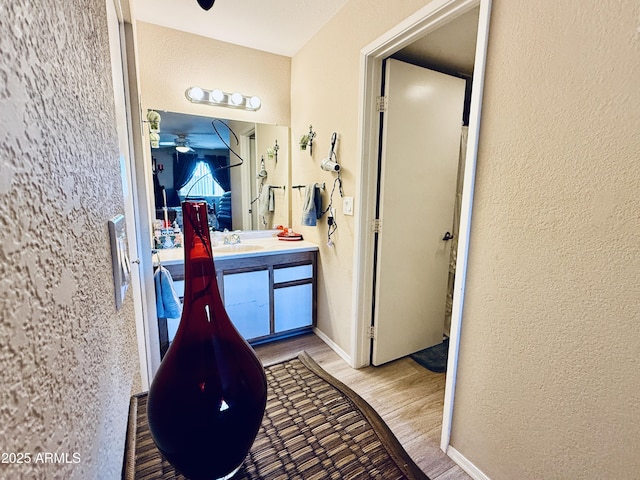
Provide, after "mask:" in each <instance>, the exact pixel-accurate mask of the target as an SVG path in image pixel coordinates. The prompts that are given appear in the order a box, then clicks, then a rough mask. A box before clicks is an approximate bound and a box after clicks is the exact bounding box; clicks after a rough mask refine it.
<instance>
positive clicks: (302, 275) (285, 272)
mask: <svg viewBox="0 0 640 480" xmlns="http://www.w3.org/2000/svg"><path fill="white" fill-rule="evenodd" d="M308 278H313V265H311V264H309V265H298V266H297V267H285V268H275V269H274V270H273V283H284V282H293V281H295V280H306V279H308Z"/></svg>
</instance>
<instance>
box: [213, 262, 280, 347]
mask: <svg viewBox="0 0 640 480" xmlns="http://www.w3.org/2000/svg"><path fill="white" fill-rule="evenodd" d="M223 279H224V280H223V281H224V306H225V309H226V310H227V313H228V314H229V318H231V321H232V322H233V324H234V325H235V327H236V329H237V330H238V331H239V332H240V334H241V335H242V336H243V337H244V338H245V340H250V339H252V338H257V337H262V336H265V335H269V333H270V325H269V271H268V270H257V271H253V272H243V273H230V274H225V275H224V277H223Z"/></svg>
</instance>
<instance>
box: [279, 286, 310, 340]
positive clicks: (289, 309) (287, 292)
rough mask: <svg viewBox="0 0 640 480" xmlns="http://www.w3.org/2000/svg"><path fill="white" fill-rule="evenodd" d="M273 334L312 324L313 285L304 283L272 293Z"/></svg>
mask: <svg viewBox="0 0 640 480" xmlns="http://www.w3.org/2000/svg"><path fill="white" fill-rule="evenodd" d="M273 302H274V317H275V333H280V332H284V331H285V330H293V329H295V328H302V327H310V326H311V325H312V324H313V285H312V284H311V283H305V284H303V285H295V286H292V287H284V288H276V289H274V291H273Z"/></svg>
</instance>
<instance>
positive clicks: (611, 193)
mask: <svg viewBox="0 0 640 480" xmlns="http://www.w3.org/2000/svg"><path fill="white" fill-rule="evenodd" d="M638 78H640V4H639V3H638V2H637V1H636V0H627V1H618V0H608V1H598V2H582V1H578V0H572V1H565V2H555V1H552V0H544V1H542V2H529V1H524V0H494V2H493V12H492V18H491V27H490V34H489V51H488V64H487V74H486V86H485V96H484V110H483V116H482V127H481V135H480V152H479V157H478V169H477V184H476V191H475V198H474V216H473V225H472V233H471V243H470V249H471V250H470V259H469V274H468V281H467V296H466V303H465V310H464V317H463V325H462V343H461V348H460V352H461V353H460V367H459V374H458V388H457V390H456V399H455V408H454V429H453V436H452V445H453V446H454V447H455V448H456V449H457V450H459V451H460V452H461V453H462V454H463V455H465V456H466V457H467V458H468V459H469V460H471V461H472V462H473V463H474V464H475V465H476V466H478V467H479V468H480V469H481V470H482V471H483V472H484V473H485V474H487V475H488V476H489V477H490V478H492V479H494V480H499V479H541V478H544V479H554V478H557V479H569V478H570V479H582V478H616V479H632V478H633V479H635V478H638V475H639V474H638V472H639V471H640V436H639V435H638V431H639V429H640V403H638V392H640V376H639V375H638V371H640V313H639V312H640V260H639V259H640V233H639V232H640V214H639V212H640V197H639V192H640V173H639V172H640V169H639V168H638V162H639V160H640V135H638V128H639V126H640V110H639V109H638V106H639V105H640V88H639V87H638Z"/></svg>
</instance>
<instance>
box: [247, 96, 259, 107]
mask: <svg viewBox="0 0 640 480" xmlns="http://www.w3.org/2000/svg"><path fill="white" fill-rule="evenodd" d="M260 105H262V102H261V101H260V97H256V96H253V97H251V98H250V99H249V106H250V107H251V108H253V109H254V110H257V109H259V108H260Z"/></svg>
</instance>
